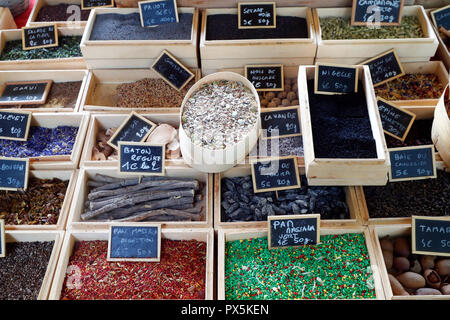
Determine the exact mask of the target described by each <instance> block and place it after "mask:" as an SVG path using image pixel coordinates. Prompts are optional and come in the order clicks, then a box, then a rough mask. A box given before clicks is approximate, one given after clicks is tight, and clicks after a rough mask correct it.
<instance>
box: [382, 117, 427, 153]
mask: <svg viewBox="0 0 450 320" xmlns="http://www.w3.org/2000/svg"><path fill="white" fill-rule="evenodd" d="M432 126H433V119H426V120H415V121H414V122H413V124H412V126H411V129H410V130H409V132H408V135H407V136H406V139H405V141H404V142H401V141H400V140H398V139H396V138H394V137H391V136H390V135H388V134H384V137H385V138H386V145H387V147H388V148H399V147H411V146H422V145H427V144H433V140H431V127H432Z"/></svg>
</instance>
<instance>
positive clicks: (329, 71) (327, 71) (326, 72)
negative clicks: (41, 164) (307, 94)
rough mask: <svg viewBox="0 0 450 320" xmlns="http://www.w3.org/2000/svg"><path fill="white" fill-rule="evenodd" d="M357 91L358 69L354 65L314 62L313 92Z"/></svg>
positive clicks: (342, 92)
mask: <svg viewBox="0 0 450 320" xmlns="http://www.w3.org/2000/svg"><path fill="white" fill-rule="evenodd" d="M351 92H358V69H357V68H356V67H354V66H345V65H338V64H323V63H316V70H315V78H314V93H319V94H344V93H351Z"/></svg>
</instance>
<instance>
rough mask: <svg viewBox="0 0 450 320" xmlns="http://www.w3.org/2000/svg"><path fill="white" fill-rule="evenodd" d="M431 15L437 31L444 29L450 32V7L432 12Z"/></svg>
mask: <svg viewBox="0 0 450 320" xmlns="http://www.w3.org/2000/svg"><path fill="white" fill-rule="evenodd" d="M430 15H431V18H432V19H433V23H434V25H435V26H436V28H437V29H439V28H440V27H443V28H444V29H445V30H447V31H450V5H448V6H446V7H443V8H440V9H437V10H434V11H431V12H430Z"/></svg>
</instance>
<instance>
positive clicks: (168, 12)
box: [138, 0, 178, 27]
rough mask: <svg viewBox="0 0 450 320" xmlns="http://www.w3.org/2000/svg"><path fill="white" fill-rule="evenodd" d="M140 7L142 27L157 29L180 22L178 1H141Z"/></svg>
mask: <svg viewBox="0 0 450 320" xmlns="http://www.w3.org/2000/svg"><path fill="white" fill-rule="evenodd" d="M138 5H139V13H140V15H141V26H142V27H155V26H158V25H161V24H166V23H177V22H178V9H177V2H176V0H149V1H140V2H138Z"/></svg>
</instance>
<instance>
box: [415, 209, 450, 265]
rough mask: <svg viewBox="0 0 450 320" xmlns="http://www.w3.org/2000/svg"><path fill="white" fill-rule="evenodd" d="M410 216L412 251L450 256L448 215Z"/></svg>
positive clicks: (449, 220)
mask: <svg viewBox="0 0 450 320" xmlns="http://www.w3.org/2000/svg"><path fill="white" fill-rule="evenodd" d="M411 218H412V221H411V226H412V231H411V232H412V234H411V240H412V241H411V248H412V253H414V254H425V255H435V256H446V257H450V217H422V216H412V217H411Z"/></svg>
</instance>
